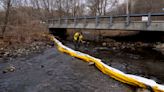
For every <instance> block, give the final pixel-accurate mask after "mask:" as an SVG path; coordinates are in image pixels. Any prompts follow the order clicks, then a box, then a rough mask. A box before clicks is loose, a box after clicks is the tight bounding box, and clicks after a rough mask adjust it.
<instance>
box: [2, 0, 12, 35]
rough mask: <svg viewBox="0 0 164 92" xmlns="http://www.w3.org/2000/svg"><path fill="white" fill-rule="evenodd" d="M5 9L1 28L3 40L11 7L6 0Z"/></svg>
mask: <svg viewBox="0 0 164 92" xmlns="http://www.w3.org/2000/svg"><path fill="white" fill-rule="evenodd" d="M6 4H7V7H6V13H5V20H4V25H3V27H2V36H1V37H2V38H4V34H5V31H6V28H7V24H8V19H9V14H10V7H11V0H7V3H6Z"/></svg>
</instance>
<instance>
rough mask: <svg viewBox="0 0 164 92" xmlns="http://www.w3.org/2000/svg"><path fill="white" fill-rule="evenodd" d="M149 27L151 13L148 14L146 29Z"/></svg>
mask: <svg viewBox="0 0 164 92" xmlns="http://www.w3.org/2000/svg"><path fill="white" fill-rule="evenodd" d="M150 25H151V13H149V14H148V21H147V27H148V26H150Z"/></svg>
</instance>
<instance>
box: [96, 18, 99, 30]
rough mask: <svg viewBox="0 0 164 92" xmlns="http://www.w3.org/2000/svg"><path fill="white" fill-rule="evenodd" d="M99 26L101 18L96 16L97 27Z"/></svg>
mask: <svg viewBox="0 0 164 92" xmlns="http://www.w3.org/2000/svg"><path fill="white" fill-rule="evenodd" d="M98 25H99V16H96V27H98Z"/></svg>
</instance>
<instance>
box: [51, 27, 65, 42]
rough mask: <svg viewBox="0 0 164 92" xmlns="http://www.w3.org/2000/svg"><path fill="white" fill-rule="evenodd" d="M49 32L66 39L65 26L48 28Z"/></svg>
mask: <svg viewBox="0 0 164 92" xmlns="http://www.w3.org/2000/svg"><path fill="white" fill-rule="evenodd" d="M49 32H50V34H52V35H54V36H56V37H57V38H59V39H61V40H65V39H67V29H66V28H49Z"/></svg>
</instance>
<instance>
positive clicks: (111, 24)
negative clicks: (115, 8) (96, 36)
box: [109, 16, 113, 27]
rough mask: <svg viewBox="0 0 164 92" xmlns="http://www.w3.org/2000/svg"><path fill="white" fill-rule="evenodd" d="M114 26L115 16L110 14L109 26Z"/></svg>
mask: <svg viewBox="0 0 164 92" xmlns="http://www.w3.org/2000/svg"><path fill="white" fill-rule="evenodd" d="M112 26H113V16H110V18H109V27H112Z"/></svg>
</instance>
